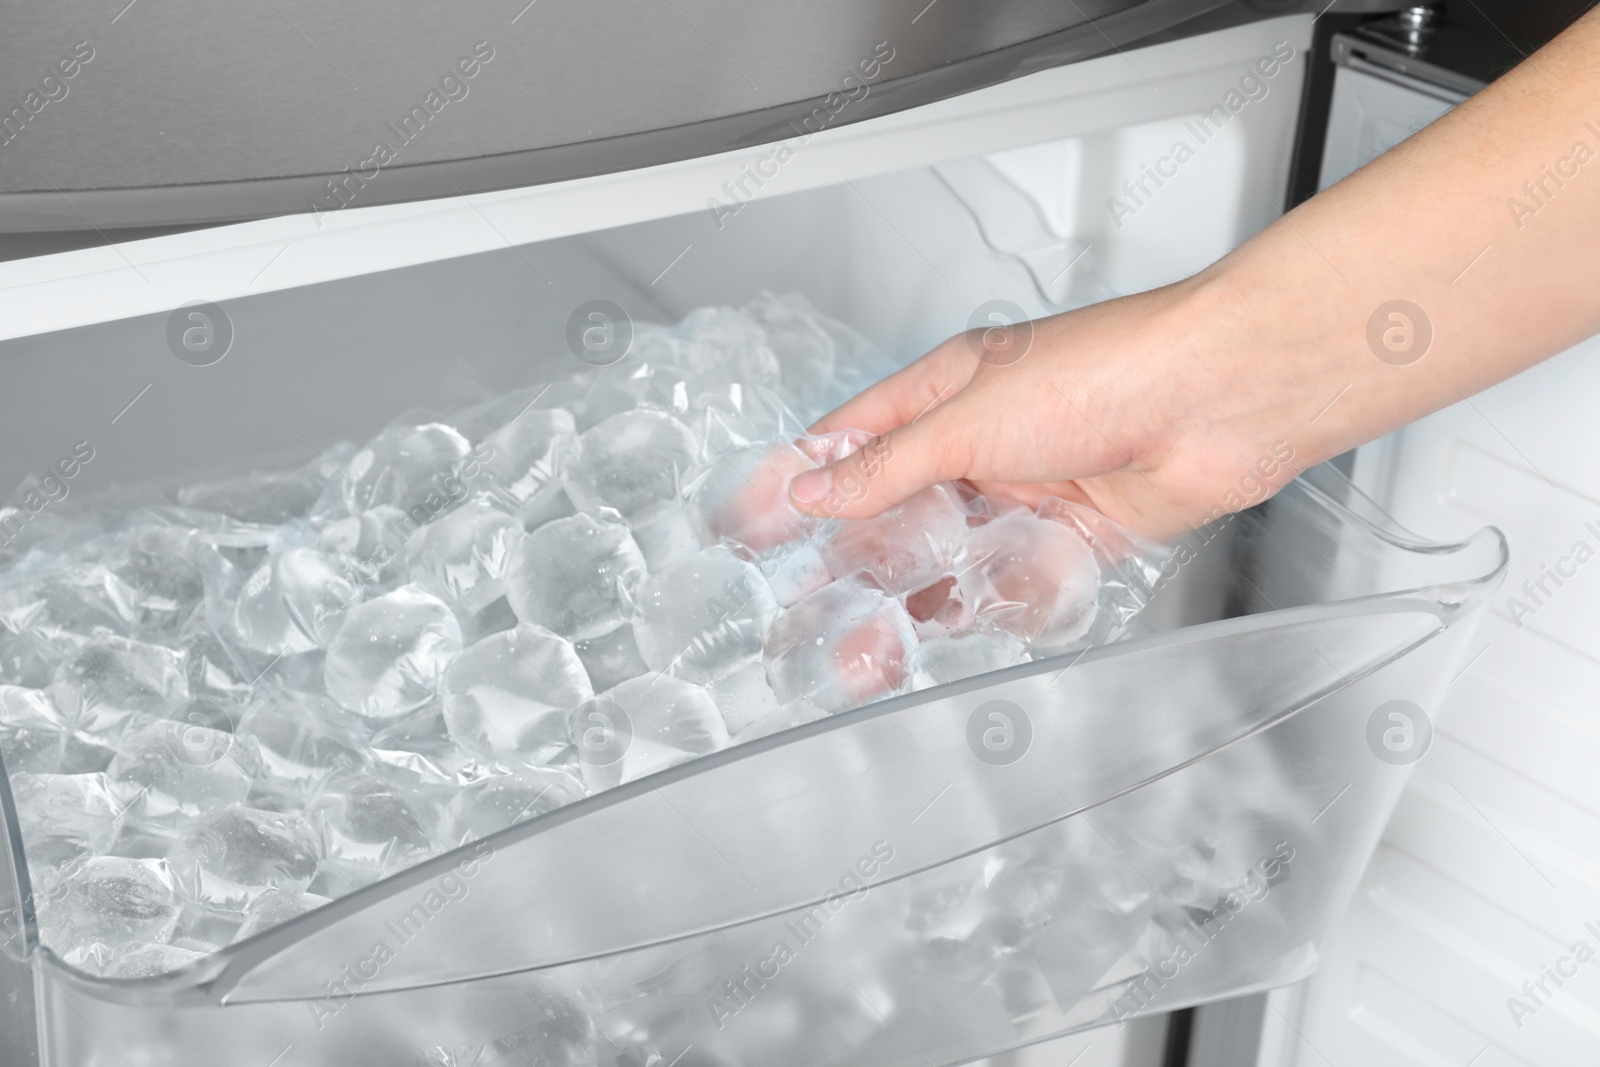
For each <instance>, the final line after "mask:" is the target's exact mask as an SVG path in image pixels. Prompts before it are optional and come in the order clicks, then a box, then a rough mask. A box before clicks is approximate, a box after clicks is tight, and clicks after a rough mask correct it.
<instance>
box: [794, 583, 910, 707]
mask: <svg viewBox="0 0 1600 1067" xmlns="http://www.w3.org/2000/svg"><path fill="white" fill-rule="evenodd" d="M916 646H917V638H916V634H915V632H914V631H913V629H912V626H911V618H910V616H908V615H907V614H906V612H905V609H904V608H903V607H901V606H900V602H899V601H897V600H894V599H891V598H890V597H888V596H885V595H884V594H883V593H881V592H879V591H878V590H876V589H862V588H859V587H857V586H855V585H853V584H852V583H849V582H834V583H833V584H832V585H826V586H823V587H822V588H821V589H819V590H817V591H816V592H815V593H812V594H811V595H810V596H808V597H806V598H805V599H804V600H802V601H800V602H799V603H798V604H795V605H794V606H793V607H789V608H785V609H784V610H783V611H781V612H779V614H778V617H777V619H776V620H775V621H774V622H773V624H772V628H771V630H770V631H768V633H767V647H766V652H765V654H764V658H765V662H766V667H767V677H768V678H769V679H770V680H771V682H772V688H773V691H774V692H776V693H777V694H778V699H779V700H781V701H784V702H788V701H790V700H794V699H795V698H796V697H805V698H806V699H808V700H810V701H812V702H813V703H815V704H816V705H817V706H818V707H821V708H824V709H826V710H827V711H830V712H839V711H845V710H847V709H849V708H853V707H856V706H858V705H860V704H864V703H866V702H867V701H869V700H876V699H879V698H881V697H885V696H888V695H889V694H891V693H895V692H898V691H899V690H900V689H901V688H902V687H903V686H904V685H905V684H906V682H907V680H908V679H909V677H910V673H911V664H910V661H911V656H912V653H913V652H914V651H915V649H916Z"/></svg>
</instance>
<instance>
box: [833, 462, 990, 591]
mask: <svg viewBox="0 0 1600 1067" xmlns="http://www.w3.org/2000/svg"><path fill="white" fill-rule="evenodd" d="M966 537H967V515H966V512H965V511H964V510H963V509H962V508H961V505H960V503H959V502H958V501H957V500H956V499H955V498H954V497H953V496H952V495H951V493H950V492H949V490H947V489H946V488H945V487H944V486H942V485H935V486H930V487H929V488H927V489H924V490H923V491H922V492H920V493H918V494H917V495H916V496H913V497H912V498H911V499H909V500H907V501H905V502H904V503H902V504H900V505H898V506H896V507H892V508H890V509H889V510H888V511H885V512H884V513H883V514H881V515H878V516H876V517H874V518H870V519H857V520H855V521H853V522H845V523H840V524H839V525H838V526H837V527H836V528H835V529H834V530H833V532H832V535H831V536H830V537H829V538H828V539H827V540H825V541H823V543H822V544H821V546H820V551H821V553H822V558H823V560H824V561H826V562H827V564H828V569H829V570H830V571H832V572H833V576H834V577H835V578H845V577H848V576H850V575H852V574H857V573H859V572H862V571H865V572H866V573H867V574H870V575H871V576H872V578H873V580H874V581H875V582H876V583H877V585H878V586H879V587H880V588H881V589H883V591H884V592H886V593H892V594H894V595H896V596H899V595H901V594H904V593H910V592H913V591H915V590H917V589H921V588H922V587H923V586H925V585H927V584H928V583H929V582H931V581H933V580H934V579H936V578H938V577H939V576H940V575H943V574H946V573H948V572H949V571H950V570H951V567H952V565H953V563H954V561H955V558H956V555H957V553H959V552H960V551H961V546H962V544H963V543H964V542H965V540H966Z"/></svg>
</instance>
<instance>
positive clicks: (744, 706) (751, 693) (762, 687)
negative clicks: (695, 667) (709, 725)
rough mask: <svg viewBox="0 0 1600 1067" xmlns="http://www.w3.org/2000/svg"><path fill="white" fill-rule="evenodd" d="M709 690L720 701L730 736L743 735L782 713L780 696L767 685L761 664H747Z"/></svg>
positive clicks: (713, 684)
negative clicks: (743, 732)
mask: <svg viewBox="0 0 1600 1067" xmlns="http://www.w3.org/2000/svg"><path fill="white" fill-rule="evenodd" d="M706 689H707V691H708V692H710V694H711V699H712V700H714V701H716V704H717V710H718V711H720V712H721V713H722V721H723V722H724V723H726V724H727V726H728V733H729V734H731V735H733V736H734V737H738V736H739V733H740V731H742V730H744V729H746V728H748V727H749V726H750V725H751V724H752V723H754V722H756V721H757V720H760V719H764V718H766V717H767V716H769V715H772V714H774V713H775V712H777V710H778V695H777V694H776V693H774V692H773V691H772V685H771V684H770V683H769V682H768V681H767V670H766V668H765V667H763V666H762V665H761V664H760V663H759V662H752V663H747V664H746V665H745V666H743V667H740V668H739V669H738V670H736V671H734V672H733V673H732V674H728V675H725V676H724V677H722V678H719V679H717V680H716V681H714V682H712V683H711V684H710V685H708V686H706Z"/></svg>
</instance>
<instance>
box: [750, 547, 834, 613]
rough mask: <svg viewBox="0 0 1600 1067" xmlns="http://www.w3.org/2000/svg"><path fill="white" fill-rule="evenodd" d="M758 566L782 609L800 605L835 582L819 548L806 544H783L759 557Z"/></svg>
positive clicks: (757, 559)
mask: <svg viewBox="0 0 1600 1067" xmlns="http://www.w3.org/2000/svg"><path fill="white" fill-rule="evenodd" d="M756 567H757V568H758V569H759V570H760V571H761V573H762V575H763V576H764V577H765V578H766V579H767V584H768V585H769V586H771V587H772V595H773V596H774V597H776V598H777V601H778V604H779V606H781V607H785V608H786V607H788V606H789V605H791V604H796V603H799V602H800V601H801V600H804V599H805V598H806V597H808V596H810V595H811V594H812V593H815V592H816V591H817V590H818V589H821V588H822V587H823V586H825V585H827V584H828V583H829V582H831V581H833V574H832V572H831V571H829V570H828V565H827V564H826V563H824V562H822V554H821V553H820V552H818V551H817V549H816V546H815V545H812V544H810V543H807V542H802V541H791V542H789V543H788V544H785V545H779V546H778V547H777V548H774V549H772V550H771V551H770V552H767V553H766V554H765V555H762V556H759V557H757V558H756Z"/></svg>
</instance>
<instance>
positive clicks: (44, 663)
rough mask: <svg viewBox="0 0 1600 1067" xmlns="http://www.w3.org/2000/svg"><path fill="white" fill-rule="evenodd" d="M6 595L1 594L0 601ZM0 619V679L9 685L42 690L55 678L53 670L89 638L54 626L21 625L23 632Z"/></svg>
mask: <svg viewBox="0 0 1600 1067" xmlns="http://www.w3.org/2000/svg"><path fill="white" fill-rule="evenodd" d="M4 596H5V594H4V593H3V592H0V599H3V598H4ZM6 625H7V624H6V622H5V621H4V620H3V619H0V678H4V679H5V680H6V681H7V682H9V683H11V684H12V685H22V686H27V687H28V688H30V689H42V688H44V687H45V686H47V685H49V684H50V682H51V681H52V680H53V679H54V678H55V676H56V668H57V667H59V666H60V665H61V662H62V660H65V659H67V658H69V657H70V656H72V655H73V654H74V653H76V652H77V650H78V648H79V647H80V646H82V645H83V644H84V642H85V641H87V640H88V639H87V638H85V637H83V636H81V635H79V634H74V633H70V632H67V631H63V630H57V629H54V628H53V627H52V628H50V629H49V630H48V631H47V630H46V629H45V628H44V627H43V626H38V627H34V626H33V624H31V623H27V622H24V623H22V624H21V625H22V627H23V628H22V630H20V631H18V632H13V631H11V630H8V629H6Z"/></svg>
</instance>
